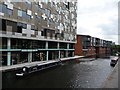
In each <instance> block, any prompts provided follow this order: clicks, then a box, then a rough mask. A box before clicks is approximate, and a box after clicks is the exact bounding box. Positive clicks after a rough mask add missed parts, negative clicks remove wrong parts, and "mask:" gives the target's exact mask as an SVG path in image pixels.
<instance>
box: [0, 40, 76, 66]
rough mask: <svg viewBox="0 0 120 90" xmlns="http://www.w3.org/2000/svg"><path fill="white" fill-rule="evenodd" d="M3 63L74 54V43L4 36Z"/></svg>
mask: <svg viewBox="0 0 120 90" xmlns="http://www.w3.org/2000/svg"><path fill="white" fill-rule="evenodd" d="M0 48H1V49H0V52H1V53H0V55H1V58H2V60H1V65H3V66H7V65H14V64H20V63H25V62H34V61H48V60H56V59H60V58H67V57H73V56H74V43H68V42H54V41H40V40H30V39H19V38H2V45H1V47H0Z"/></svg>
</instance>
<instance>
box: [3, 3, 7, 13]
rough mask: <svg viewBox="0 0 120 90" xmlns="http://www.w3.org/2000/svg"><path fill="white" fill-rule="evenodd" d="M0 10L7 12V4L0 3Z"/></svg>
mask: <svg viewBox="0 0 120 90" xmlns="http://www.w3.org/2000/svg"><path fill="white" fill-rule="evenodd" d="M2 12H3V13H5V14H7V5H5V4H3V5H2Z"/></svg>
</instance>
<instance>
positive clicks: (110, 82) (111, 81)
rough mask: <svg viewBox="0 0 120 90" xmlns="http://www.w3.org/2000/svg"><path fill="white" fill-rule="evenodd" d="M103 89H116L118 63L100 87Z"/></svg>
mask: <svg viewBox="0 0 120 90" xmlns="http://www.w3.org/2000/svg"><path fill="white" fill-rule="evenodd" d="M102 87H103V88H118V63H117V64H116V66H115V67H114V69H113V71H112V72H111V74H110V75H109V76H108V78H107V79H106V81H105V82H104V83H103V85H102Z"/></svg>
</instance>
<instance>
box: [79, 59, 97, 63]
mask: <svg viewBox="0 0 120 90" xmlns="http://www.w3.org/2000/svg"><path fill="white" fill-rule="evenodd" d="M93 60H96V59H95V58H81V59H79V61H80V62H87V61H93Z"/></svg>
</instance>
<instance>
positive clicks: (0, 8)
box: [0, 4, 2, 12]
mask: <svg viewBox="0 0 120 90" xmlns="http://www.w3.org/2000/svg"><path fill="white" fill-rule="evenodd" d="M0 12H2V4H0Z"/></svg>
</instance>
